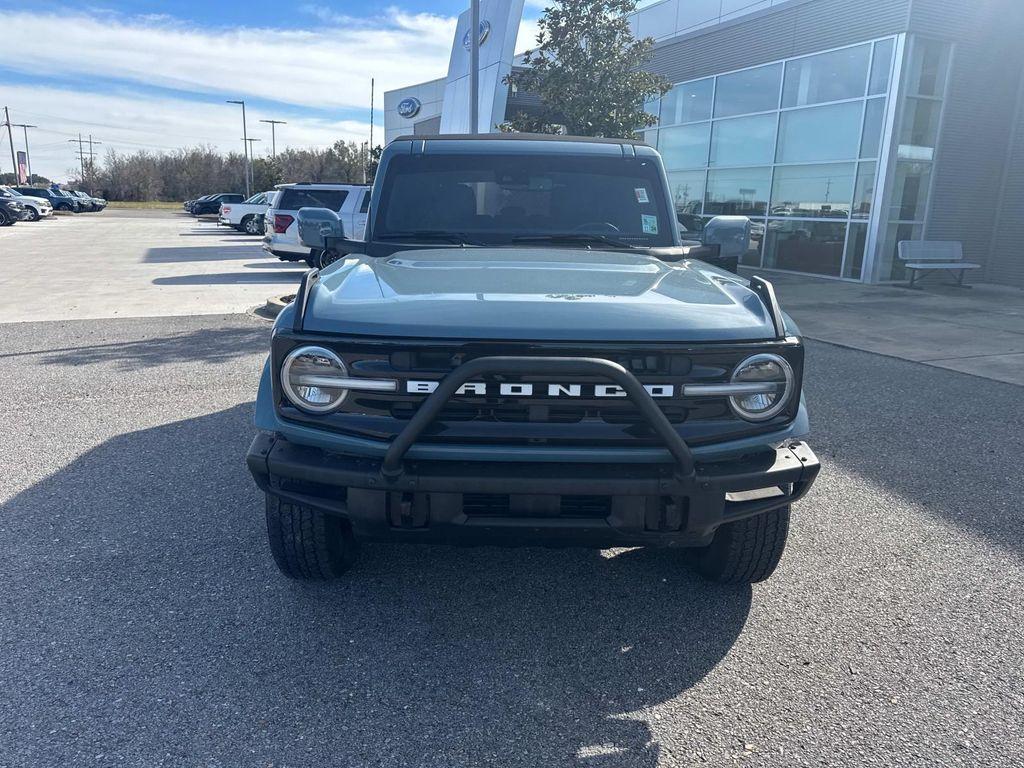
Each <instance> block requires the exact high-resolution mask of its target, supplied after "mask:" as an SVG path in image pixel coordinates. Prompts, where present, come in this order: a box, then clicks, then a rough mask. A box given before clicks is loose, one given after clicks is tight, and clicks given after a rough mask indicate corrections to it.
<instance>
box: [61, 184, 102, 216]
mask: <svg viewBox="0 0 1024 768" xmlns="http://www.w3.org/2000/svg"><path fill="white" fill-rule="evenodd" d="M68 192H70V194H72V195H73V196H75V197H77V198H78V199H79V200H80V201H81V202H82V205H83V207H84V208H85V210H89V211H93V212H95V211H102V210H103V209H104V208H106V207H107V201H106V200H104V199H103V198H102V197H93V196H92V195H87V194H86V193H85V192H80V191H78V190H77V189H71V190H68Z"/></svg>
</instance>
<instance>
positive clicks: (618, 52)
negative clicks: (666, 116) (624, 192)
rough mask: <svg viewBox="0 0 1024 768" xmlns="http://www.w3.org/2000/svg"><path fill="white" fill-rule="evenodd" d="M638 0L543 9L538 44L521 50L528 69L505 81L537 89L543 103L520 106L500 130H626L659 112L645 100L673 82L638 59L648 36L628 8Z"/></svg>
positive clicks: (583, 1)
mask: <svg viewBox="0 0 1024 768" xmlns="http://www.w3.org/2000/svg"><path fill="white" fill-rule="evenodd" d="M635 8H636V0H558V5H554V6H550V7H548V8H546V9H545V10H544V15H543V16H542V17H541V19H540V22H539V27H540V30H539V32H538V33H537V48H536V49H535V50H531V51H527V52H526V53H525V54H524V55H523V64H525V65H526V67H527V68H526V69H522V70H514V71H513V72H512V73H511V74H510V75H509V76H508V77H506V78H505V82H506V83H509V84H511V85H513V86H515V87H516V88H518V89H519V90H521V91H525V92H527V93H535V94H537V95H538V96H540V98H541V101H542V106H541V107H540V108H539V110H537V111H533V112H531V113H526V112H519V113H517V114H515V115H513V116H512V119H511V120H509V121H508V122H506V123H503V124H502V125H501V126H499V127H500V128H501V129H502V130H503V131H508V132H513V131H523V132H529V133H568V134H572V135H577V136H607V137H615V138H631V137H632V136H633V134H634V133H635V132H636V131H637V130H638V129H640V128H646V127H648V126H651V125H654V124H655V123H657V121H658V119H657V117H655V116H654V115H652V114H649V113H648V112H646V111H645V110H644V106H643V105H644V103H645V102H647V101H649V100H651V99H652V98H655V97H658V96H661V95H663V94H664V93H665V92H666V91H668V89H669V88H671V87H672V86H671V83H669V82H668V81H667V80H665V79H664V78H663V77H660V76H659V75H655V74H652V73H650V72H645V71H644V70H643V69H642V67H643V66H644V65H645V64H647V62H648V61H649V60H650V57H651V50H652V47H653V45H654V40H653V39H652V38H649V37H647V38H644V39H642V40H637V39H636V38H635V37H634V36H633V32H632V30H631V29H630V28H629V21H628V20H627V19H626V14H627V13H629V12H631V11H633V10H634V9H635Z"/></svg>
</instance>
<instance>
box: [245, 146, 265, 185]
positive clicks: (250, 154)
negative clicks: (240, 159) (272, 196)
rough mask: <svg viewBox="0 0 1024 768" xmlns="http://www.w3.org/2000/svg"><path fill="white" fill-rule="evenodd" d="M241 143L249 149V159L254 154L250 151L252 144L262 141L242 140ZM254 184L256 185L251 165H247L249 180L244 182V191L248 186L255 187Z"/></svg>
mask: <svg viewBox="0 0 1024 768" xmlns="http://www.w3.org/2000/svg"><path fill="white" fill-rule="evenodd" d="M242 141H244V142H245V143H246V146H247V147H249V157H255V153H254V152H253V149H252V143H253V142H254V141H263V139H242ZM255 184H256V178H255V176H254V175H253V171H252V163H249V178H248V179H246V180H245V188H246V190H248V189H249V187H250V185H255Z"/></svg>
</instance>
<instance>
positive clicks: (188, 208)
mask: <svg viewBox="0 0 1024 768" xmlns="http://www.w3.org/2000/svg"><path fill="white" fill-rule="evenodd" d="M211 197H214V196H213V195H203V196H202V197H197V198H196V199H195V200H186V201H185V206H184V207H185V210H186V211H188V212H189V213H192V208H193V207H194V206H195V205H196V204H197V203H201V202H203V201H205V200H209V199H210V198H211Z"/></svg>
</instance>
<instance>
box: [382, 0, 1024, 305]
mask: <svg viewBox="0 0 1024 768" xmlns="http://www.w3.org/2000/svg"><path fill="white" fill-rule="evenodd" d="M487 2H488V0H484V9H485V10H484V19H485V21H486V20H487V13H488V6H487ZM499 2H500V0H499ZM521 8H522V4H521V2H520V3H519V4H518V7H516V4H515V3H514V2H513V3H511V13H512V14H513V16H515V18H514V22H515V24H516V25H517V24H518V16H517V15H516V14H517V13H521ZM508 9H509V3H508V2H507V0H506V2H505V3H504V5H502V6H501V7H500V8H495V9H494V11H492V13H497V14H501V13H505V12H508ZM463 22H464V20H460V25H464V24H463ZM486 23H487V24H488V25H489V26H490V25H491V24H493V25H494V27H495V28H501V29H502V30H504V29H505V28H506V27H507V26H508V24H507V20H502V19H500V18H499V19H496V20H495V21H494V22H489V21H486ZM630 23H631V24H632V25H633V28H634V31H635V33H636V34H637V35H638V36H639V37H652V38H654V40H655V47H654V53H653V57H652V59H651V61H650V63H649V65H648V68H649V69H650V70H651V71H653V72H656V73H658V74H661V75H663V76H664V77H665V78H667V79H668V80H669V81H671V82H672V83H673V84H674V85H673V88H672V90H671V91H669V92H668V93H667V94H666V95H665V96H664V97H663V98H662V99H661V100H660V101H659V102H656V103H653V104H651V105H650V106H649V107H648V109H649V111H651V112H652V113H654V114H656V115H657V116H658V118H659V120H658V124H657V126H655V127H653V128H651V129H650V130H647V131H645V132H644V138H645V140H646V141H647V142H648V143H649V144H651V145H653V146H656V147H657V148H658V150H659V151H660V152H661V154H662V156H663V158H664V161H665V166H666V168H667V170H668V175H669V182H670V187H671V192H672V195H673V196H674V199H675V204H676V209H677V213H678V216H679V219H680V222H681V224H682V225H683V226H684V227H685V228H686V229H687V230H691V231H697V230H699V229H700V228H701V226H702V225H703V222H705V221H707V220H708V219H709V218H711V217H713V216H716V215H723V214H728V215H743V216H747V217H749V218H750V219H751V221H752V227H751V231H752V236H751V241H750V248H749V250H748V252H747V254H746V256H745V257H744V259H743V262H744V263H745V264H746V265H748V266H752V267H757V268H759V269H762V270H784V271H790V272H798V273H806V274H814V275H823V276H827V277H832V278H836V279H846V280H855V281H863V282H872V283H875V282H887V281H893V280H897V281H898V280H903V279H905V273H904V270H903V268H902V265H901V264H900V261H899V259H898V258H897V256H896V252H897V248H896V244H897V243H898V242H899V241H901V240H920V239H926V240H957V241H960V242H962V243H963V249H964V255H965V258H966V259H967V260H968V261H974V262H978V263H980V264H981V265H982V267H983V268H982V269H981V270H979V272H980V273H981V274H980V275H978V276H977V278H976V279H978V280H979V281H985V282H994V283H1001V284H1005V285H1012V286H1018V287H1022V288H1024V78H1022V64H1024V2H1022V0H975V1H974V2H966V0H781V1H780V0H776V1H775V2H772V1H771V0H761V2H750V0H662V2H657V3H653V4H648V5H646V6H645V7H643V8H641V9H640V10H638V11H637V12H635V13H634V14H632V15H631V16H630ZM467 30H468V26H467V29H466V30H462V29H461V26H460V29H459V31H457V32H456V45H455V46H454V47H453V55H452V65H451V68H450V71H449V76H448V77H447V78H441V79H439V80H434V81H430V82H427V83H421V84H417V85H412V86H409V87H408V88H402V89H399V90H396V91H391V92H389V93H387V94H385V104H384V106H385V130H386V137H387V140H389V141H390V140H392V139H394V138H395V137H396V136H398V135H401V134H421V135H429V134H435V133H439V132H449V131H448V130H446V126H450V125H453V124H455V123H453V121H452V117H451V115H452V114H453V113H455V112H459V111H461V112H463V113H464V112H466V111H468V107H465V106H461V101H468V99H464V98H462V99H460V100H459V101H458V102H456V99H455V98H454V97H453V93H454V91H453V87H452V82H453V76H454V75H458V74H460V73H458V72H457V71H456V69H457V64H458V62H457V59H459V57H461V56H463V53H462V52H461V51H460V50H459V49H460V48H462V47H463V46H462V45H461V43H463V42H464V41H463V39H462V38H463V37H465V32H466V31H467ZM489 32H490V29H482V30H481V36H482V37H485V38H486V37H489V36H490V35H489V34H488V33H489ZM494 37H495V38H497V40H496V41H495V42H494V43H493V45H494V46H495V47H497V46H498V45H499V43H500V44H501V45H502V46H503V51H501V52H498V51H496V50H495V52H494V53H493V54H492V57H491V58H490V59H488V61H489V62H490V63H491V65H492V67H493V66H495V64H494V62H495V61H498V62H499V64H501V65H503V66H504V69H503V70H502V69H501V67H500V66H499V67H498V69H497V70H495V71H496V72H497V73H498V75H497V77H495V76H493V72H492V76H491V77H490V78H487V79H486V82H483V84H482V99H481V100H482V101H486V102H487V108H488V109H489V110H490V112H489V114H488V118H489V120H488V123H487V124H489V125H490V126H491V129H492V130H493V129H494V125H496V123H498V122H500V121H501V119H503V118H504V116H505V115H510V114H512V113H514V112H515V111H517V110H520V109H526V110H528V109H530V108H531V107H535V106H536V98H535V97H532V96H530V95H529V94H520V93H514V92H511V91H510V89H509V87H508V86H506V85H502V84H501V82H500V80H501V73H502V71H504V72H507V70H508V69H509V68H510V67H511V66H512V65H513V62H512V57H511V56H510V55H509V54H508V51H509V50H510V49H509V48H508V40H507V39H506V38H507V35H506V34H504V32H503V34H498V35H494ZM488 42H491V41H490V40H487V39H485V40H484V43H483V45H482V46H481V57H482V58H484V51H485V50H486V48H487V44H488ZM462 74H464V72H463V73H462ZM481 79H482V81H483V80H485V79H484V78H481ZM485 89H489V90H487V92H486V93H484V90H485ZM484 96H486V97H487V98H483V97H484ZM453 132H454V131H453Z"/></svg>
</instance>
